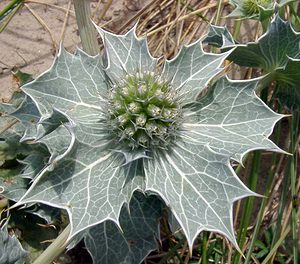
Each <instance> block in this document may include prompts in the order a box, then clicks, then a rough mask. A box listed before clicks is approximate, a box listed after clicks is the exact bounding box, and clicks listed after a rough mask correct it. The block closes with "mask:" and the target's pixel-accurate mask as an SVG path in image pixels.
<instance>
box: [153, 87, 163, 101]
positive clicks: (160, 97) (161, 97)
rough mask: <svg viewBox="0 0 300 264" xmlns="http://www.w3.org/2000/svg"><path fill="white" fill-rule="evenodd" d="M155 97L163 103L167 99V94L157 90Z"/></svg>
mask: <svg viewBox="0 0 300 264" xmlns="http://www.w3.org/2000/svg"><path fill="white" fill-rule="evenodd" d="M154 96H155V97H156V98H157V99H158V100H159V101H162V100H164V98H165V93H164V92H163V91H162V90H161V89H157V90H156V91H155V93H154Z"/></svg>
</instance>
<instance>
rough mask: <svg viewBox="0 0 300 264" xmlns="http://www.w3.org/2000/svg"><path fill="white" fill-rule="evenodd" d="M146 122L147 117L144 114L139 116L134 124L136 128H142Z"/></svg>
mask: <svg viewBox="0 0 300 264" xmlns="http://www.w3.org/2000/svg"><path fill="white" fill-rule="evenodd" d="M146 122H147V116H146V115H145V114H144V113H141V114H139V115H138V116H137V117H136V119H135V123H136V125H137V126H140V127H143V126H144V125H145V124H146Z"/></svg>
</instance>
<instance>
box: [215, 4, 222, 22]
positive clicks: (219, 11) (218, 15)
mask: <svg viewBox="0 0 300 264" xmlns="http://www.w3.org/2000/svg"><path fill="white" fill-rule="evenodd" d="M222 2H223V0H219V1H218V7H217V15H216V19H215V25H218V24H219V22H220V18H221V11H222V9H221V8H222Z"/></svg>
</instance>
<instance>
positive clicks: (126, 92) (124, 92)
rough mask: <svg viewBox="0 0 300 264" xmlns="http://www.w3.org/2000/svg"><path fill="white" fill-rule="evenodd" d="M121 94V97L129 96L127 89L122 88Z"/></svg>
mask: <svg viewBox="0 0 300 264" xmlns="http://www.w3.org/2000/svg"><path fill="white" fill-rule="evenodd" d="M121 94H122V95H123V96H128V95H129V89H128V87H126V86H125V87H122V88H121Z"/></svg>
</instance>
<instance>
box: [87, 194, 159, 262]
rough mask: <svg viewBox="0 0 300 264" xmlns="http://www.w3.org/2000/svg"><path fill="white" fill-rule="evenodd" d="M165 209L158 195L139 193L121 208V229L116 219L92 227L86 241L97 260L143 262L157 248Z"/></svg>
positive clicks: (95, 260)
mask: <svg viewBox="0 0 300 264" xmlns="http://www.w3.org/2000/svg"><path fill="white" fill-rule="evenodd" d="M162 208H163V203H162V202H161V201H160V200H159V199H158V198H157V197H155V196H154V195H152V196H150V197H145V196H144V195H143V194H141V193H139V192H135V193H134V195H133V197H132V199H131V201H130V204H129V207H125V206H123V208H122V210H121V214H120V220H119V221H120V226H121V230H120V229H119V228H118V226H117V225H116V224H115V223H113V222H112V221H106V222H104V223H102V224H99V225H96V226H94V227H91V228H89V229H88V231H87V232H86V235H85V244H86V247H87V249H88V251H89V252H90V254H91V256H92V258H93V263H95V264H96V263H106V264H110V263H141V262H142V261H143V259H144V258H145V257H146V256H147V255H148V254H149V253H150V252H151V251H152V250H154V249H156V248H157V239H158V237H159V226H158V223H159V218H160V217H161V213H162Z"/></svg>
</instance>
